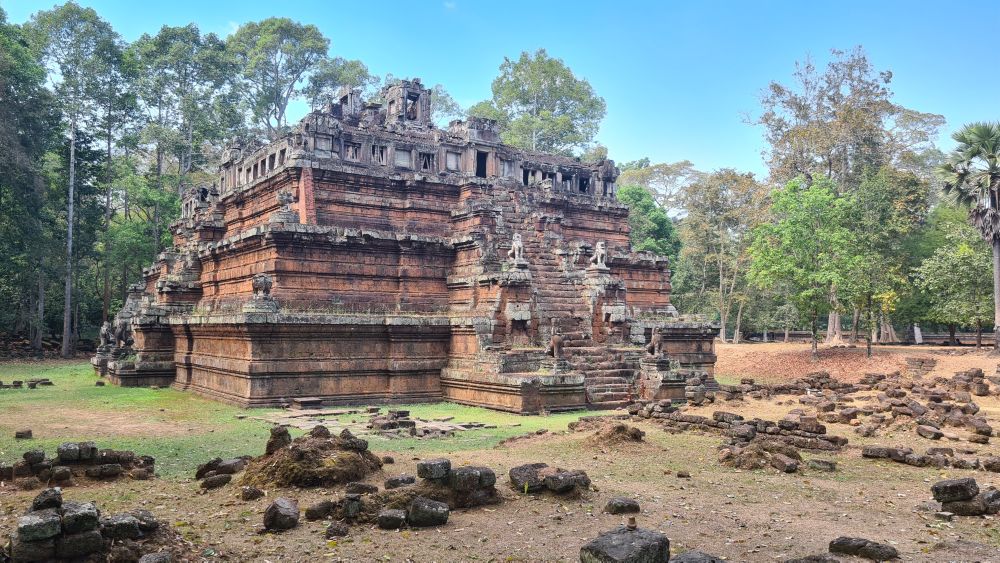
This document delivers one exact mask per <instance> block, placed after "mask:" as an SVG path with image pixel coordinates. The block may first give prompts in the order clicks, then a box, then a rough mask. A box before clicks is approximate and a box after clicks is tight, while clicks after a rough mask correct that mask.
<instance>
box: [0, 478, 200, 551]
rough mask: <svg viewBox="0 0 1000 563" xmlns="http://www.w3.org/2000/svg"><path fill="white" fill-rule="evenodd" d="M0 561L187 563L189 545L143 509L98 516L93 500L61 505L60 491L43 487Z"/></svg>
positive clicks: (20, 522)
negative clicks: (174, 561) (158, 562)
mask: <svg viewBox="0 0 1000 563" xmlns="http://www.w3.org/2000/svg"><path fill="white" fill-rule="evenodd" d="M8 548H9V551H8V552H4V551H3V549H2V548H0V560H4V559H5V558H6V557H10V558H11V560H12V561H14V562H15V563H16V562H21V561H81V560H84V559H86V560H87V561H96V560H101V561H104V560H107V561H142V562H155V561H172V560H178V561H180V560H191V559H193V558H194V557H196V555H197V552H196V551H195V550H194V549H193V546H192V545H191V544H190V542H188V541H186V540H184V539H183V538H182V537H181V536H180V535H179V534H177V533H176V532H174V531H172V530H171V529H170V528H169V526H165V525H161V524H160V522H159V521H157V519H156V517H155V516H153V514H152V513H150V512H149V511H147V510H134V511H132V512H127V513H121V514H113V515H110V516H102V515H101V511H100V510H99V509H98V508H97V505H95V504H94V503H93V502H74V501H64V500H63V498H62V491H61V490H60V489H59V488H58V487H57V488H51V489H46V490H45V491H43V492H42V493H40V494H39V495H38V496H36V497H35V499H34V501H33V502H32V505H31V508H29V509H28V511H27V512H26V513H25V514H24V515H23V516H21V517H20V518H18V520H17V529H16V530H15V532H14V535H13V537H12V540H11V542H10V544H9V546H8Z"/></svg>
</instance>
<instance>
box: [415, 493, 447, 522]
mask: <svg viewBox="0 0 1000 563" xmlns="http://www.w3.org/2000/svg"><path fill="white" fill-rule="evenodd" d="M450 512H451V510H450V509H449V508H448V505H447V504H445V503H443V502H438V501H436V500H431V499H429V498H425V497H417V498H415V499H413V501H411V502H410V505H409V506H408V507H407V510H406V521H407V522H409V524H410V525H411V526H414V527H418V528H423V527H428V526H441V525H443V524H447V523H448V515H449V513H450Z"/></svg>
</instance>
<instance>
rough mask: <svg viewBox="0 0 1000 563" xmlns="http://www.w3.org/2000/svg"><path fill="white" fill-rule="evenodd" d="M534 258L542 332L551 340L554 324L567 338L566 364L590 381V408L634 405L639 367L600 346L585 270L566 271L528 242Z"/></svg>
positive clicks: (538, 243) (541, 246)
mask: <svg viewBox="0 0 1000 563" xmlns="http://www.w3.org/2000/svg"><path fill="white" fill-rule="evenodd" d="M525 246H526V253H527V254H528V255H529V256H531V262H530V268H531V271H532V281H533V283H534V286H535V288H534V293H535V303H536V311H537V314H538V316H539V326H540V327H544V329H545V331H546V334H547V331H548V327H550V326H551V323H552V320H553V319H554V320H555V324H556V326H557V327H558V329H559V331H560V334H561V335H562V337H563V345H564V354H565V359H566V360H567V361H568V362H569V364H570V366H571V367H572V369H573V370H574V371H577V372H580V373H581V374H583V375H584V378H585V385H586V392H587V403H588V406H589V407H590V408H593V409H614V408H618V407H621V406H625V405H627V404H628V403H629V402H631V400H632V399H633V391H634V390H633V384H632V381H633V379H634V373H635V369H636V366H635V365H633V363H631V362H628V361H625V360H624V359H623V358H622V357H621V356H622V355H621V354H620V353H617V352H615V351H614V350H612V349H611V348H609V347H607V346H596V345H594V341H593V339H592V334H591V327H590V316H591V312H590V308H589V306H588V304H587V302H586V301H585V297H584V286H583V283H582V282H583V277H582V270H578V271H576V272H571V273H567V272H565V271H563V268H562V264H561V260H560V258H559V257H558V256H557V255H556V254H555V253H554V252H553V251H552V250H553V249H554V248H556V246H551V247H548V248H545V246H548V245H545V244H543V242H542V241H540V240H539V239H538V238H534V237H532V238H531V239H529V240H528V241H526V244H525Z"/></svg>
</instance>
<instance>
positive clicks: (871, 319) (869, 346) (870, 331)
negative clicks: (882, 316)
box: [865, 294, 875, 358]
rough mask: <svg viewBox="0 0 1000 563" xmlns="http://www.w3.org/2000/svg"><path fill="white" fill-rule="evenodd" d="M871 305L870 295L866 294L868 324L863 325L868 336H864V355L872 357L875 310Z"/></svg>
mask: <svg viewBox="0 0 1000 563" xmlns="http://www.w3.org/2000/svg"><path fill="white" fill-rule="evenodd" d="M872 305H873V304H872V296H871V294H868V326H867V327H865V328H867V329H868V330H866V331H865V333H866V334H867V335H868V336H867V338H865V355H866V356H867V357H869V358H870V357H872V339H873V338H874V337H875V332H874V331H875V329H874V328H873V327H874V325H875V311H874V309H873V308H872Z"/></svg>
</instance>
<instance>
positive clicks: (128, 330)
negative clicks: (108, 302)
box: [114, 318, 135, 348]
mask: <svg viewBox="0 0 1000 563" xmlns="http://www.w3.org/2000/svg"><path fill="white" fill-rule="evenodd" d="M114 331H115V332H114V345H115V346H116V347H126V348H127V347H129V346H131V345H132V344H134V343H135V339H133V338H132V319H123V318H116V319H115V327H114Z"/></svg>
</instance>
